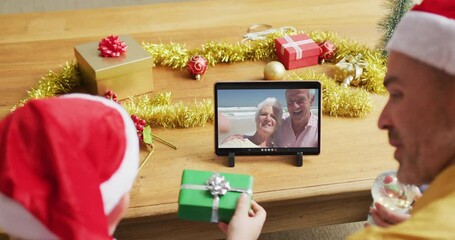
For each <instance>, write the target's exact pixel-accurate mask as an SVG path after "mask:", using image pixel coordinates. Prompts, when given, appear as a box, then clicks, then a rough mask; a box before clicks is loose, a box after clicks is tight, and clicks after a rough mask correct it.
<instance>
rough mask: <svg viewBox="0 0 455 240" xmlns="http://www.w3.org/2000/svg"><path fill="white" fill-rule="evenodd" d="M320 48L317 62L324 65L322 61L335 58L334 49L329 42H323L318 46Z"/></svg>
mask: <svg viewBox="0 0 455 240" xmlns="http://www.w3.org/2000/svg"><path fill="white" fill-rule="evenodd" d="M318 45H319V47H320V48H321V53H320V54H319V61H320V62H321V63H324V61H329V60H332V58H333V56H335V52H336V50H337V49H336V47H335V45H334V44H333V43H332V42H330V41H327V40H326V41H324V42H321V43H319V44H318Z"/></svg>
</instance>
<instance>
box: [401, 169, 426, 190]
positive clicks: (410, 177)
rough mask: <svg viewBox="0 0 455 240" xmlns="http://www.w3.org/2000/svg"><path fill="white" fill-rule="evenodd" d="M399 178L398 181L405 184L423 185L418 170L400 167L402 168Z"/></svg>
mask: <svg viewBox="0 0 455 240" xmlns="http://www.w3.org/2000/svg"><path fill="white" fill-rule="evenodd" d="M397 178H398V181H399V182H400V183H403V184H410V185H416V186H420V185H422V184H423V183H422V180H421V179H419V176H418V173H417V169H414V168H406V167H402V166H401V165H400V167H398V172H397Z"/></svg>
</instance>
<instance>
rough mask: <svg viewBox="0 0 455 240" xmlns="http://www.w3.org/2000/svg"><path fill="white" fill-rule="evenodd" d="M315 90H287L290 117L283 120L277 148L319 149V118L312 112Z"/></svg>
mask: <svg viewBox="0 0 455 240" xmlns="http://www.w3.org/2000/svg"><path fill="white" fill-rule="evenodd" d="M313 102H314V90H313V89H288V90H286V103H287V107H288V112H289V117H287V118H286V119H284V120H283V123H282V124H281V126H280V128H279V130H278V131H277V134H276V136H275V144H274V145H275V146H277V147H317V146H318V141H319V138H318V131H319V128H318V116H317V115H315V114H314V113H312V112H311V110H310V108H311V105H313Z"/></svg>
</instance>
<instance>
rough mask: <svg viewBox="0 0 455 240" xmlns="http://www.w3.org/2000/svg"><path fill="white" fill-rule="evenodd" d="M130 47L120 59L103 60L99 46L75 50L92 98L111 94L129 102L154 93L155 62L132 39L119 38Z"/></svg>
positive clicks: (93, 44) (80, 46)
mask: <svg viewBox="0 0 455 240" xmlns="http://www.w3.org/2000/svg"><path fill="white" fill-rule="evenodd" d="M119 39H120V40H121V41H123V42H125V43H126V45H127V46H128V48H127V50H126V52H125V53H123V54H122V55H121V56H119V57H116V58H111V57H102V56H101V55H100V52H99V51H98V43H99V42H90V43H85V44H81V45H77V46H75V47H74V54H75V56H76V60H77V64H78V66H79V70H80V72H81V77H82V83H83V85H84V87H85V88H86V89H87V90H88V92H89V93H91V94H97V95H103V94H104V93H105V92H106V91H107V90H112V91H114V92H115V93H116V94H117V97H118V99H125V98H128V97H129V96H135V95H139V94H144V93H148V92H151V91H153V75H152V67H153V59H152V57H151V56H150V54H149V53H148V52H147V51H145V49H143V48H142V47H141V46H140V45H139V44H138V43H137V42H136V41H135V40H134V39H133V38H132V37H130V36H119Z"/></svg>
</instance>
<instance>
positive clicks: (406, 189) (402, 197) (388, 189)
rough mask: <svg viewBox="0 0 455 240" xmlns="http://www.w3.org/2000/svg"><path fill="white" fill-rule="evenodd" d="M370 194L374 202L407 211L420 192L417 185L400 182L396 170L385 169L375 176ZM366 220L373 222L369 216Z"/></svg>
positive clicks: (398, 210) (390, 208) (392, 208)
mask: <svg viewBox="0 0 455 240" xmlns="http://www.w3.org/2000/svg"><path fill="white" fill-rule="evenodd" d="M371 195H372V197H373V201H374V202H375V203H376V202H377V203H380V204H381V205H383V206H384V207H386V208H387V209H389V210H390V211H394V212H399V213H408V211H409V210H410V209H411V205H412V203H413V202H414V200H415V199H416V198H417V197H418V196H420V195H421V193H420V190H419V188H418V187H417V186H414V185H406V184H402V183H400V182H399V181H398V179H397V176H396V171H387V172H384V173H381V174H380V175H379V176H377V177H376V179H375V180H374V183H373V187H372V188H371ZM368 221H369V222H370V223H372V224H374V222H373V219H372V218H371V217H369V218H368Z"/></svg>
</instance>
